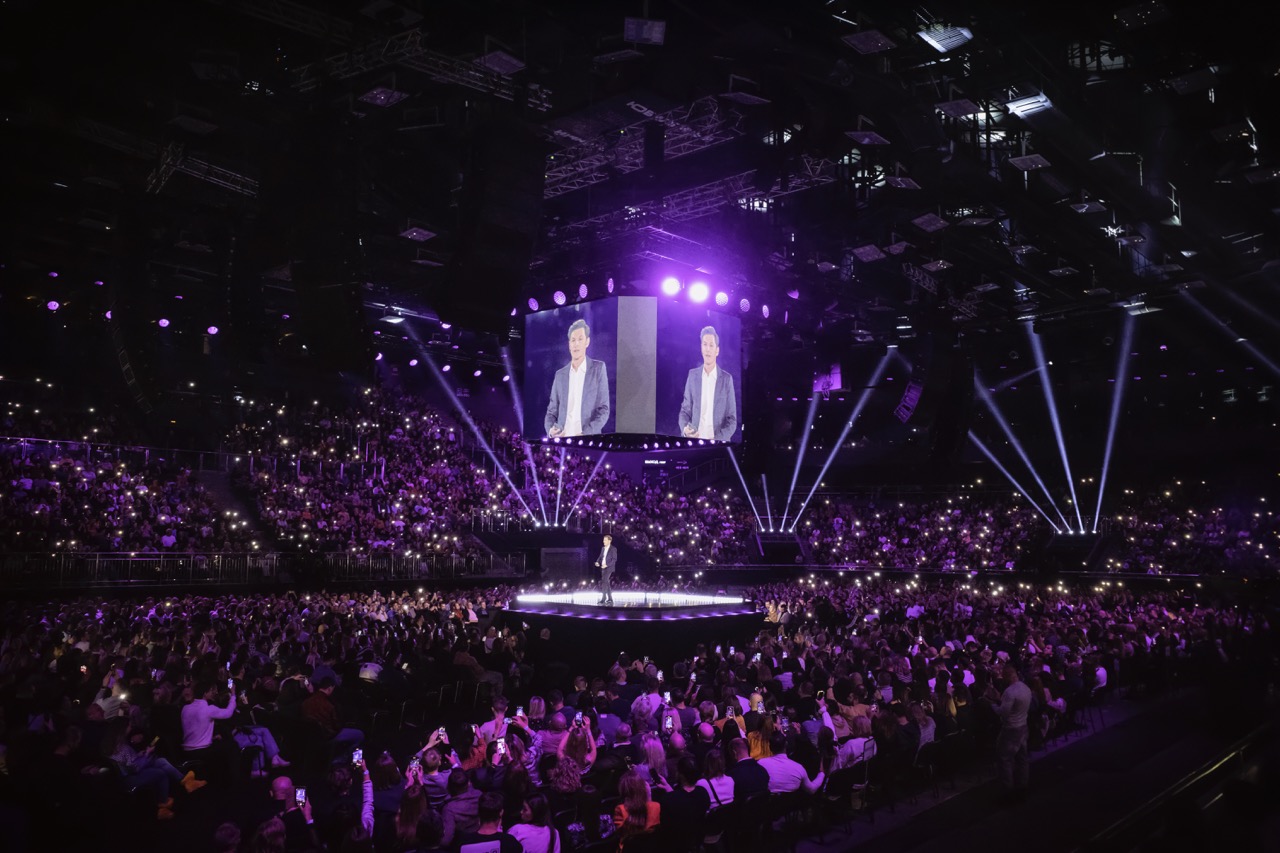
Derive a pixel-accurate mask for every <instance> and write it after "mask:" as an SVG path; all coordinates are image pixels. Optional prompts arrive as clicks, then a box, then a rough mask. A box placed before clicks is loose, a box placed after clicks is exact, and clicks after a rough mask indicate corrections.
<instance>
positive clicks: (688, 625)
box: [504, 589, 765, 668]
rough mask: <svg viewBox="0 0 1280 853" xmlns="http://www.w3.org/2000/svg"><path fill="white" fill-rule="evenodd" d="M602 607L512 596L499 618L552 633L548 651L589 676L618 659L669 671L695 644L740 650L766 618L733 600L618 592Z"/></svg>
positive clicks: (564, 597) (568, 596) (564, 596)
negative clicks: (644, 661)
mask: <svg viewBox="0 0 1280 853" xmlns="http://www.w3.org/2000/svg"><path fill="white" fill-rule="evenodd" d="M599 601H600V590H598V589H590V590H586V589H583V590H578V591H576V592H563V593H553V592H548V593H528V594H525V595H518V596H516V599H515V601H513V602H512V603H511V604H510V606H508V607H507V609H506V611H504V614H505V615H504V618H505V619H507V620H511V621H519V622H523V623H525V625H526V626H528V628H530V629H532V630H533V631H535V632H538V633H540V632H541V631H542V630H543V629H547V630H549V632H550V637H549V643H548V645H549V650H550V651H551V652H552V653H553V654H554V655H556V656H557V657H559V658H561V659H563V660H564V661H565V662H566V663H569V664H570V665H581V666H583V667H586V668H591V667H600V666H605V667H607V666H608V665H609V664H611V663H612V662H613V661H614V660H616V659H617V656H618V654H619V652H627V653H628V654H630V655H631V656H632V657H639V656H643V655H647V656H650V657H652V658H653V659H654V661H656V662H658V666H660V667H663V666H669V665H670V664H671V663H673V662H674V661H675V660H682V659H687V658H690V657H692V656H693V653H694V646H695V645H696V644H697V643H705V644H707V646H708V647H711V646H714V645H726V646H729V645H733V644H735V643H741V644H744V645H745V644H746V643H747V641H749V640H750V639H752V638H753V637H755V635H756V634H757V632H759V630H760V629H761V628H762V627H764V624H765V622H764V614H763V613H761V612H760V611H759V610H757V609H756V607H755V605H754V604H752V603H751V602H749V601H747V600H746V599H744V598H742V597H741V596H737V595H710V594H697V593H686V592H675V591H669V592H633V591H623V590H619V591H617V592H614V593H613V606H612V607H606V606H604V605H601V604H599ZM662 623H666V627H667V630H663V627H662ZM512 627H515V626H512ZM671 628H675V629H676V630H670V629H671Z"/></svg>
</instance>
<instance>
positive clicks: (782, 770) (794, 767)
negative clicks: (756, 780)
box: [759, 731, 826, 794]
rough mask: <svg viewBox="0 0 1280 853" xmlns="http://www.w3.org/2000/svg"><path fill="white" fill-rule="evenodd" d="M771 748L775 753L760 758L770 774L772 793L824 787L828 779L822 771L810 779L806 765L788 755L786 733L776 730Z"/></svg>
mask: <svg viewBox="0 0 1280 853" xmlns="http://www.w3.org/2000/svg"><path fill="white" fill-rule="evenodd" d="M769 748H770V749H771V750H773V755H771V756H769V757H768V758H761V759H759V764H760V766H761V767H763V768H764V769H765V772H766V773H768V774H769V793H770V794H789V793H791V792H792V791H800V790H803V791H806V792H808V793H810V794H812V793H814V792H815V791H817V790H819V789H820V788H821V787H822V783H823V781H824V780H825V779H826V776H825V775H824V774H823V773H822V771H818V775H817V776H816V777H814V778H813V779H810V778H809V774H808V773H806V772H805V770H804V767H803V766H801V764H800V763H799V762H798V761H795V760H794V759H792V758H791V757H789V756H788V755H787V753H786V749H787V736H786V735H785V734H783V733H782V732H780V731H775V732H774V733H773V737H771V738H770V739H769Z"/></svg>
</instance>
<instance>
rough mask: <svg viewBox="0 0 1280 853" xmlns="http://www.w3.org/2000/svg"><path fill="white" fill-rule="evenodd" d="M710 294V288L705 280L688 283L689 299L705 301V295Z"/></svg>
mask: <svg viewBox="0 0 1280 853" xmlns="http://www.w3.org/2000/svg"><path fill="white" fill-rule="evenodd" d="M710 295H711V288H709V287H707V285H706V282H702V281H695V282H694V283H693V284H691V285H689V301H691V302H706V301H707V297H708V296H710Z"/></svg>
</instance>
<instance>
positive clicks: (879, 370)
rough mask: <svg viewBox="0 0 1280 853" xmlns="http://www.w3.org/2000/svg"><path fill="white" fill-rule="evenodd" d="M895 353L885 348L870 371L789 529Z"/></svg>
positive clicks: (816, 489) (807, 504)
mask: <svg viewBox="0 0 1280 853" xmlns="http://www.w3.org/2000/svg"><path fill="white" fill-rule="evenodd" d="M896 353H897V350H893V349H891V350H885V353H884V355H883V356H881V358H880V363H879V364H877V365H876V369H875V370H874V371H872V373H871V379H870V380H869V381H868V382H867V387H866V388H865V389H863V391H862V396H861V397H859V398H858V403H857V405H855V406H854V407H853V414H851V415H849V420H848V422H847V423H845V425H844V429H843V430H841V431H840V437H839V438H838V439H836V443H835V445H834V446H833V447H832V448H831V452H830V453H828V454H827V461H826V462H823V463H822V470H820V471H819V472H818V476H817V477H815V478H814V480H813V488H811V489H809V494H808V495H806V496H805V499H804V500H803V501H802V502H801V503H800V508H799V509H798V510H796V517H795V518H794V519H792V521H791V531H790V532H792V533H794V532H795V529H796V525H797V524H799V523H800V516H801V515H803V514H804V511H805V509H806V508H807V507H808V506H809V501H811V500H813V494H814V492H816V491H818V485H819V484H820V483H821V482H822V478H823V477H825V476H826V475H827V470H828V469H829V468H830V467H831V463H832V462H834V461H836V454H838V453H839V452H840V448H841V447H843V446H844V440H845V439H846V438H848V437H849V432H850V430H852V429H853V425H854V424H855V423H857V422H858V417H859V416H860V415H861V414H862V410H863V409H864V408H865V407H866V405H867V401H868V400H870V399H871V392H872V391H874V390H875V389H876V386H877V385H879V384H880V377H882V376H884V371H885V369H886V368H887V367H888V366H889V361H890V359H891V358H892V357H893V356H894V354H896Z"/></svg>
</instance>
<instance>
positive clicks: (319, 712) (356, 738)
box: [302, 678, 364, 754]
mask: <svg viewBox="0 0 1280 853" xmlns="http://www.w3.org/2000/svg"><path fill="white" fill-rule="evenodd" d="M335 687H337V683H336V682H335V681H334V680H333V679H332V678H323V679H321V680H320V681H317V682H316V689H315V692H314V693H312V694H311V695H310V696H308V697H307V699H306V701H304V702H303V703H302V718H303V719H304V720H309V721H310V722H313V723H316V724H317V725H319V726H320V728H321V730H323V731H324V733H325V734H326V735H327V736H328V737H329V739H330V740H331V741H332V742H333V743H335V744H338V745H339V746H340V747H341V749H342V751H343V752H345V753H347V754H350V753H351V751H352V750H354V749H355V748H356V747H358V746H359V745H360V744H362V743H363V742H364V732H362V731H360V730H359V729H351V728H345V727H343V725H342V723H341V721H340V718H339V717H338V707H337V706H336V705H335V704H334V703H333V691H334V688H335Z"/></svg>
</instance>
